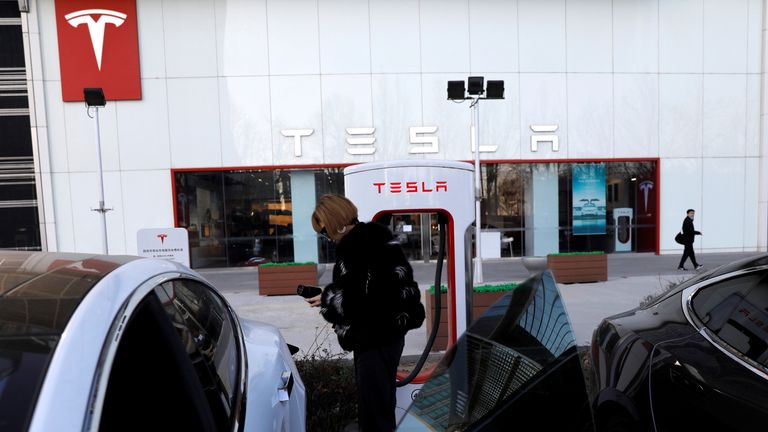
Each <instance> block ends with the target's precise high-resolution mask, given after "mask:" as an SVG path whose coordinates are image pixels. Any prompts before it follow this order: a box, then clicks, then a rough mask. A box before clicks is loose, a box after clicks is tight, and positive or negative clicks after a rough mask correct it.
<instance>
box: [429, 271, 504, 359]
mask: <svg viewBox="0 0 768 432" xmlns="http://www.w3.org/2000/svg"><path fill="white" fill-rule="evenodd" d="M516 287H517V284H516V283H508V284H497V285H478V286H476V287H474V289H473V293H472V317H473V319H477V318H479V317H480V316H482V315H483V314H484V313H485V311H486V310H488V308H489V307H490V306H491V305H493V304H494V303H496V301H498V300H499V299H500V298H501V297H503V296H504V294H506V293H508V292H509V291H511V290H513V289H515V288H516ZM440 288H441V290H440V292H441V296H440V327H439V328H438V329H437V336H436V337H435V344H434V345H433V346H432V351H443V350H445V349H446V347H447V346H448V288H447V287H446V286H445V285H441V286H440ZM426 309H427V318H426V320H425V321H426V323H427V338H429V335H430V333H431V332H432V314H433V311H434V309H435V287H434V285H433V286H430V287H429V289H428V290H427V305H426Z"/></svg>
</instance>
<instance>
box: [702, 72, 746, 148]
mask: <svg viewBox="0 0 768 432" xmlns="http://www.w3.org/2000/svg"><path fill="white" fill-rule="evenodd" d="M746 95H747V76H746V75H744V74H738V75H734V74H727V75H720V74H705V75H704V99H703V104H704V105H703V107H704V108H703V116H702V117H703V134H702V140H703V151H704V157H707V156H744V155H745V145H746V132H747V125H746V121H747V112H746V111H747V101H746Z"/></svg>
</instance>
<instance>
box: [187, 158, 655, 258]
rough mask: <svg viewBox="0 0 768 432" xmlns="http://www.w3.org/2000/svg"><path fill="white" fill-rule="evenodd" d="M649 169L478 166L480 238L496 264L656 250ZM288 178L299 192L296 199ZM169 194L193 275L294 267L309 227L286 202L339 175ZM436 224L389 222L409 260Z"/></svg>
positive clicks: (421, 251)
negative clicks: (490, 241) (489, 243)
mask: <svg viewBox="0 0 768 432" xmlns="http://www.w3.org/2000/svg"><path fill="white" fill-rule="evenodd" d="M656 169H657V167H656V162H655V161H627V162H622V161H606V162H589V163H576V162H552V163H522V162H516V163H493V164H491V163H489V164H483V165H482V176H483V186H482V191H483V201H482V208H481V213H482V230H483V232H494V233H498V239H499V249H500V256H501V257H519V256H524V255H535V254H537V253H538V251H541V250H545V251H547V252H546V253H551V252H586V251H603V252H608V253H611V252H654V251H655V250H656V229H657V227H656V212H657V203H656V187H657V185H656V184H655V181H656ZM299 173H301V175H299ZM574 173H576V174H574ZM307 175H309V176H310V177H309V183H308V187H307V183H303V182H304V180H303V179H305V178H306V176H307ZM312 176H314V197H312V196H311V194H312V192H313V191H312V187H313V186H312ZM292 177H293V180H294V181H299V180H300V184H303V185H305V186H302V190H301V192H296V193H297V194H298V195H300V196H294V193H295V191H293V190H292ZM574 177H575V178H574ZM294 183H295V182H294ZM588 184H593V186H594V187H595V188H594V189H592V186H585V185H588ZM574 185H577V186H576V187H575V186H574ZM175 188H176V189H175V190H176V218H177V220H176V225H177V226H179V227H184V228H187V229H188V230H189V236H190V250H191V255H192V267H194V268H200V267H232V266H251V265H259V264H261V263H264V262H286V261H293V260H294V256H295V253H294V244H300V245H303V244H302V243H301V242H300V240H297V239H299V237H298V236H300V234H297V238H296V239H294V222H296V223H297V224H301V223H306V222H307V221H294V218H293V213H294V212H293V199H294V198H295V199H296V200H302V199H314V200H317V199H318V198H320V197H321V196H323V195H325V194H329V193H330V194H342V195H343V194H344V169H343V167H328V168H315V169H301V170H288V169H277V170H268V169H253V170H229V171H203V172H187V171H177V172H176V173H175ZM584 188H587V189H584ZM585 193H587V195H584V194H585ZM307 194H309V196H306V195H307ZM582 195H583V196H582ZM297 202H302V201H297ZM305 203H306V201H305ZM297 211H298V210H297ZM574 220H575V222H574ZM436 225H437V224H436V218H435V216H434V215H429V214H427V215H421V214H396V215H393V217H392V218H391V219H390V221H389V227H390V229H391V230H392V232H393V234H394V235H395V237H396V238H397V239H398V240H400V241H401V243H402V245H403V250H404V251H405V253H406V255H407V256H408V257H409V259H411V260H423V259H434V258H435V257H436V255H437V245H436V244H435V241H434V239H435V238H436ZM585 226H590V227H591V228H589V229H586V228H585ZM311 234H312V232H311V230H310V235H311ZM304 235H305V236H306V234H304ZM542 239H544V240H543V241H545V242H546V245H545V247H544V248H543V249H542V248H541V247H540V246H541V245H540V244H536V243H537V242H542ZM295 240H296V241H299V242H300V243H295ZM310 242H311V237H310ZM297 247H299V248H302V247H304V246H297ZM310 247H311V246H310ZM299 251H300V252H303V251H305V249H299ZM334 260H335V249H334V245H333V243H331V242H329V241H327V240H325V239H324V238H322V237H320V236H318V239H317V261H318V262H319V263H332V262H334Z"/></svg>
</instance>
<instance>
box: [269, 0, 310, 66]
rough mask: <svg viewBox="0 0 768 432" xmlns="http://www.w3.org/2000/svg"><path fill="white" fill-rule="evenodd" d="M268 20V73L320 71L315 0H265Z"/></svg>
mask: <svg viewBox="0 0 768 432" xmlns="http://www.w3.org/2000/svg"><path fill="white" fill-rule="evenodd" d="M267 20H268V25H269V69H270V73H271V74H273V75H304V74H316V73H319V72H320V52H319V45H320V42H319V35H318V28H317V0H295V1H289V2H286V1H268V2H267Z"/></svg>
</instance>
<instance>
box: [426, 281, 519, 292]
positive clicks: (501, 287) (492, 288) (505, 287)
mask: <svg viewBox="0 0 768 432" xmlns="http://www.w3.org/2000/svg"><path fill="white" fill-rule="evenodd" d="M517 285H518V284H516V283H514V282H512V283H505V284H496V285H478V286H476V287H473V288H472V290H473V291H474V292H496V291H511V290H513V289H515V288H517ZM427 292H428V293H430V294H432V295H434V294H435V286H434V285H430V286H429V290H427ZM440 292H441V293H447V292H448V287H447V286H445V285H440Z"/></svg>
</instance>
